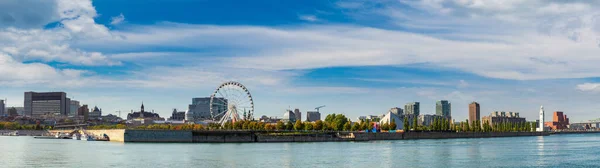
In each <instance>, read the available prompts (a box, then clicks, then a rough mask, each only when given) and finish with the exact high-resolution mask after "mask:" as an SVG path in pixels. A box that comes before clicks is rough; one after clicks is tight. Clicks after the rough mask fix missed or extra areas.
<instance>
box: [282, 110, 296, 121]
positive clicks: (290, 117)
mask: <svg viewBox="0 0 600 168" xmlns="http://www.w3.org/2000/svg"><path fill="white" fill-rule="evenodd" d="M281 121H283V122H296V114H294V112H293V111H292V110H285V113H283V118H282V119H281Z"/></svg>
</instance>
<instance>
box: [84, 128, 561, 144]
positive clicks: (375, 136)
mask: <svg viewBox="0 0 600 168" xmlns="http://www.w3.org/2000/svg"><path fill="white" fill-rule="evenodd" d="M86 132H88V133H90V134H94V135H96V136H102V135H103V134H106V135H108V136H109V137H110V141H116V142H183V143H250V142H340V141H374V140H411V139H451V138H493V137H516V136H546V135H549V134H550V133H549V132H487V133H484V132H406V133H385V132H384V133H367V132H339V133H338V132H308V133H306V132H301V133H294V132H262V131H172V130H128V129H115V130H86Z"/></svg>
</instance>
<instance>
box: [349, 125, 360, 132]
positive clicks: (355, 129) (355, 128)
mask: <svg viewBox="0 0 600 168" xmlns="http://www.w3.org/2000/svg"><path fill="white" fill-rule="evenodd" d="M360 125H361V124H359V123H354V124H352V128H351V129H350V130H352V131H358V130H360Z"/></svg>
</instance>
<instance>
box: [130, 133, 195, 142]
mask: <svg viewBox="0 0 600 168" xmlns="http://www.w3.org/2000/svg"><path fill="white" fill-rule="evenodd" d="M124 136H125V138H124V140H125V142H192V131H173V130H125V133H124Z"/></svg>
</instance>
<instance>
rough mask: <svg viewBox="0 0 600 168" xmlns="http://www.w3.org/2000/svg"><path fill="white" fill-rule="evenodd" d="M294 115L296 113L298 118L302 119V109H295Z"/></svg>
mask: <svg viewBox="0 0 600 168" xmlns="http://www.w3.org/2000/svg"><path fill="white" fill-rule="evenodd" d="M294 115H296V119H298V120H302V112H300V109H294Z"/></svg>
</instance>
